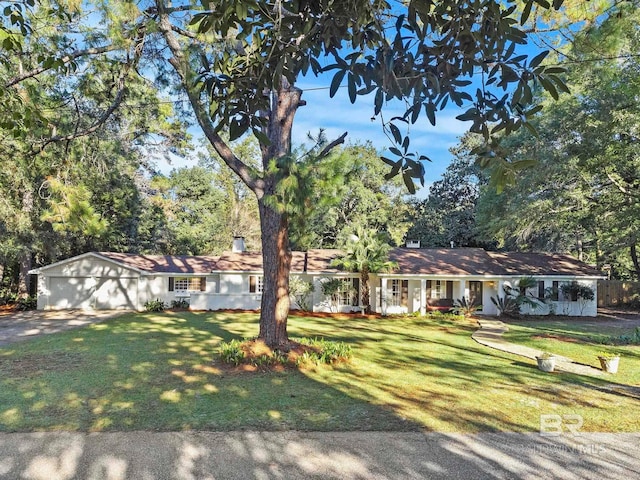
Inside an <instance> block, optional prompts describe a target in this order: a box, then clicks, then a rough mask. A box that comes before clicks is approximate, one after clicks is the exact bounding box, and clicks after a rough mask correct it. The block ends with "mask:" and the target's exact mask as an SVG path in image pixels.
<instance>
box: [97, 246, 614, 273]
mask: <svg viewBox="0 0 640 480" xmlns="http://www.w3.org/2000/svg"><path fill="white" fill-rule="evenodd" d="M341 254H342V252H341V251H340V250H332V249H312V250H309V251H308V252H307V253H305V252H292V260H291V271H292V272H309V273H336V272H339V271H340V270H339V269H338V268H336V267H334V266H332V265H331V262H332V260H333V259H335V258H336V257H338V256H340V255H341ZM98 255H100V256H102V257H104V258H107V259H110V260H113V261H116V262H119V263H121V264H123V265H125V266H127V267H131V268H135V269H138V270H140V271H143V272H146V273H177V274H180V273H185V274H187V273H191V274H203V273H209V272H212V271H222V272H224V271H227V272H228V271H235V272H260V271H262V254H261V253H258V252H227V253H224V254H223V255H222V256H221V257H212V256H185V255H166V256H162V255H134V254H129V253H114V252H101V253H98ZM389 259H390V260H391V261H393V262H396V263H397V265H398V267H397V268H396V269H395V271H394V272H393V273H396V274H400V275H434V276H459V275H477V276H504V275H515V276H520V275H522V276H524V275H546V276H553V275H561V276H591V277H597V276H602V273H601V272H600V271H599V270H597V269H596V268H594V267H592V266H590V265H588V264H586V263H584V262H581V261H579V260H576V259H575V258H573V257H571V256H569V255H563V254H557V253H554V254H550V253H514V252H486V251H485V250H483V249H481V248H419V249H414V248H394V249H391V251H390V252H389Z"/></svg>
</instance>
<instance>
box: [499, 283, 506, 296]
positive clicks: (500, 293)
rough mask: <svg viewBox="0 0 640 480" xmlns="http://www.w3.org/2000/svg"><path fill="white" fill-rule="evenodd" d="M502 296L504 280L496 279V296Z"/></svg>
mask: <svg viewBox="0 0 640 480" xmlns="http://www.w3.org/2000/svg"><path fill="white" fill-rule="evenodd" d="M504 297H505V295H504V280H498V298H504Z"/></svg>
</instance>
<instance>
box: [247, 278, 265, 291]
mask: <svg viewBox="0 0 640 480" xmlns="http://www.w3.org/2000/svg"><path fill="white" fill-rule="evenodd" d="M262 292H264V277H263V276H262V275H249V293H262Z"/></svg>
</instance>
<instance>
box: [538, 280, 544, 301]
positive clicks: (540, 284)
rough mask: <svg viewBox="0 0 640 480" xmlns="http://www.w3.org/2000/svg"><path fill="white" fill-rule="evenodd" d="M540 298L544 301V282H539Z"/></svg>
mask: <svg viewBox="0 0 640 480" xmlns="http://www.w3.org/2000/svg"><path fill="white" fill-rule="evenodd" d="M538 298H539V299H540V300H544V280H538Z"/></svg>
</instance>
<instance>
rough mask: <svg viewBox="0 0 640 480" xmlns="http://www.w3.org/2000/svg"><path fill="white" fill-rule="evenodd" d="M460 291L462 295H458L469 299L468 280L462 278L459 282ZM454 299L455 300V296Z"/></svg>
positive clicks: (460, 297)
mask: <svg viewBox="0 0 640 480" xmlns="http://www.w3.org/2000/svg"><path fill="white" fill-rule="evenodd" d="M458 292H459V294H460V296H459V297H458V298H459V299H462V297H464V298H465V299H466V300H469V287H467V281H466V280H460V281H459V282H458ZM454 297H455V295H454ZM453 300H455V298H454V299H453Z"/></svg>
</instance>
